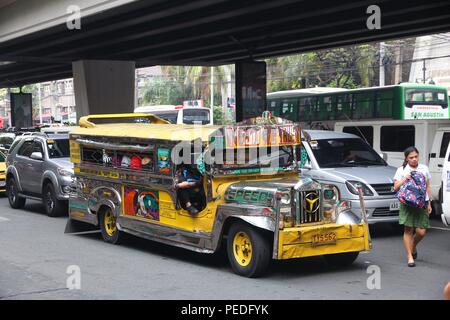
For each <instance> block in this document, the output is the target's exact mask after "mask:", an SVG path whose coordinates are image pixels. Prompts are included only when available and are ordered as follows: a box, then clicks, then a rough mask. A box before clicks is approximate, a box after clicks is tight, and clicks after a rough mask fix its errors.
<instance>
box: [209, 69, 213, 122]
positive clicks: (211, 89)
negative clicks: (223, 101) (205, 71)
mask: <svg viewBox="0 0 450 320" xmlns="http://www.w3.org/2000/svg"><path fill="white" fill-rule="evenodd" d="M209 91H210V92H211V106H210V108H211V116H212V115H213V114H214V107H213V106H214V67H211V85H210V90H209Z"/></svg>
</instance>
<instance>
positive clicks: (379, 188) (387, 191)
mask: <svg viewBox="0 0 450 320" xmlns="http://www.w3.org/2000/svg"><path fill="white" fill-rule="evenodd" d="M371 186H372V188H374V189H375V191H376V192H377V193H378V194H379V195H380V196H391V195H395V191H394V184H393V183H382V184H372V185H371Z"/></svg>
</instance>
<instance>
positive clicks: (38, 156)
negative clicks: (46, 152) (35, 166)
mask: <svg viewBox="0 0 450 320" xmlns="http://www.w3.org/2000/svg"><path fill="white" fill-rule="evenodd" d="M30 158H31V159H34V160H42V159H43V157H42V153H41V152H33V153H32V154H31V156H30Z"/></svg>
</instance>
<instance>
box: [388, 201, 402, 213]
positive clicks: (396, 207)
mask: <svg viewBox="0 0 450 320" xmlns="http://www.w3.org/2000/svg"><path fill="white" fill-rule="evenodd" d="M389 210H391V211H398V210H400V202H392V203H391V204H390V205H389Z"/></svg>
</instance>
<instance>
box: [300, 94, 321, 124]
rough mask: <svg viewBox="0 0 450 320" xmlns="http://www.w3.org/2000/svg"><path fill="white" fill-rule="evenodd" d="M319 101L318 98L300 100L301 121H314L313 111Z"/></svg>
mask: <svg viewBox="0 0 450 320" xmlns="http://www.w3.org/2000/svg"><path fill="white" fill-rule="evenodd" d="M317 101H318V99H317V98H316V97H306V98H300V102H299V106H298V110H299V115H298V119H299V121H305V122H307V121H312V120H314V119H313V118H312V115H313V110H315V109H316V105H317Z"/></svg>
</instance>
